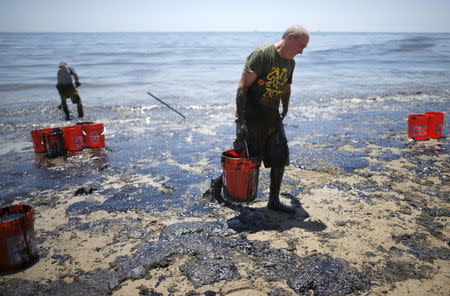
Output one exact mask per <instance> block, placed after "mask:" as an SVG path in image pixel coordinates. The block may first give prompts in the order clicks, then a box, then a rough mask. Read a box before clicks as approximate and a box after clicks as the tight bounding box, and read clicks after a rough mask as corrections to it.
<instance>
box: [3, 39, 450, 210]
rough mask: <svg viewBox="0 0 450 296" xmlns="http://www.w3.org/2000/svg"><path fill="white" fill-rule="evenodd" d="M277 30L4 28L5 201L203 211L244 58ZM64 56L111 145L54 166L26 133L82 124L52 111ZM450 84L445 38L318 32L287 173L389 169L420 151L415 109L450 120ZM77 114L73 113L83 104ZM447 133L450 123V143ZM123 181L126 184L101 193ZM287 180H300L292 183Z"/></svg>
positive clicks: (295, 107)
mask: <svg viewBox="0 0 450 296" xmlns="http://www.w3.org/2000/svg"><path fill="white" fill-rule="evenodd" d="M280 35H281V33H262V32H253V33H32V34H29V33H0V136H1V137H2V141H1V142H0V174H1V175H2V178H1V180H0V189H1V190H0V206H1V205H4V204H9V203H11V202H13V201H14V200H18V199H19V200H20V199H22V198H26V197H27V196H30V195H36V194H38V193H36V192H39V191H41V190H46V189H54V190H57V191H61V190H65V189H67V188H72V187H73V186H82V185H88V186H92V187H94V188H96V189H97V190H98V191H99V192H101V193H104V194H105V195H107V196H109V198H108V199H107V200H106V201H105V202H103V203H102V204H101V205H99V204H92V205H89V206H90V207H91V209H92V208H99V209H100V208H102V209H106V210H123V211H127V210H130V209H132V208H136V207H138V208H143V209H146V210H151V209H155V208H158V207H173V206H174V205H177V206H180V207H181V208H183V209H184V210H187V209H197V207H198V204H199V203H198V200H199V199H201V197H202V194H203V192H204V190H205V189H206V188H207V187H208V184H209V180H210V178H212V177H215V176H217V175H218V174H219V173H220V171H221V169H220V154H221V152H222V151H224V150H226V149H229V148H230V147H231V143H232V141H233V137H234V125H233V122H234V112H235V105H234V102H235V93H236V87H237V84H238V81H239V78H240V75H241V72H242V69H243V65H244V62H245V58H246V57H247V55H248V54H249V53H250V52H251V51H252V50H253V49H254V48H256V47H258V46H260V45H262V44H267V43H271V42H275V41H277V40H278V39H279V38H280ZM60 61H66V62H68V63H70V64H71V65H72V66H73V67H74V68H75V69H76V71H77V72H78V74H79V76H80V81H81V83H82V86H81V87H80V88H79V93H80V96H81V98H82V100H83V105H84V108H85V114H86V117H85V118H84V119H83V120H87V121H96V122H101V123H103V124H104V125H105V128H106V132H105V136H106V149H101V150H100V151H97V150H95V151H90V150H85V151H83V152H79V153H78V152H77V153H71V154H69V155H68V157H66V158H64V159H57V160H49V159H46V158H45V157H43V156H42V155H35V153H34V152H33V146H32V142H31V137H30V131H31V130H33V129H39V128H45V127H61V126H66V125H73V124H75V123H76V122H77V119H76V118H74V120H72V121H70V122H66V121H64V120H63V119H64V116H63V113H62V111H60V110H58V109H57V108H56V106H57V105H58V104H59V95H58V93H57V91H56V88H55V84H56V72H57V64H58V63H59V62H60ZM449 81H450V34H440V33H439V34H416V33H322V32H321V33H314V32H313V33H311V38H310V43H309V45H308V47H307V48H306V49H305V51H304V54H303V55H298V56H297V57H296V69H295V72H294V77H293V84H292V95H291V103H290V107H289V113H288V116H287V117H286V119H285V120H284V124H285V130H286V134H287V137H288V141H289V147H290V160H291V166H293V167H297V168H305V169H319V170H320V169H327V167H328V169H329V168H330V167H331V168H333V169H334V168H336V169H337V170H339V169H340V170H342V171H343V172H345V173H351V172H353V171H354V170H356V169H359V168H366V167H367V168H370V169H371V170H383V169H384V168H383V165H382V163H383V161H389V160H392V159H396V158H400V157H402V156H404V155H401V154H399V153H398V152H396V150H395V149H396V148H400V149H409V147H410V146H411V145H413V144H411V142H410V141H409V140H408V138H407V134H406V126H407V123H406V118H407V115H408V114H411V113H423V112H426V111H438V112H445V113H446V116H447V117H448V115H449V111H450V100H449V96H450V84H449ZM148 91H150V92H151V93H153V94H154V95H156V96H157V97H159V98H161V99H163V100H164V101H165V102H166V103H168V104H170V105H172V106H173V107H175V108H176V109H177V110H178V111H180V112H182V113H183V114H184V115H185V116H186V120H183V119H182V118H181V117H180V116H179V115H177V114H176V113H174V112H173V111H172V110H170V109H168V108H167V107H165V106H164V105H162V104H161V103H159V102H157V101H156V100H155V99H153V98H152V97H150V96H149V95H148V94H147V92H148ZM69 108H70V109H71V111H72V114H74V115H76V108H75V106H74V105H72V104H69ZM449 130H450V125H449V120H448V118H446V121H445V124H444V134H448V132H449ZM433 143H434V142H433ZM349 146H350V147H352V149H348V147H349ZM376 146H382V147H388V148H392V150H390V149H389V150H388V152H386V153H383V154H382V155H379V156H377V157H378V158H379V160H380V161H381V162H378V163H377V164H376V165H374V164H373V163H370V162H369V161H368V160H367V158H368V157H367V156H368V154H370V152H371V151H372V152H374V151H376ZM342 147H345V149H341V148H342ZM433 147H434V148H432V149H428V148H427V149H424V152H423V153H437V154H444V155H447V156H448V154H449V147H450V145H449V141H448V138H447V137H444V138H443V139H441V140H438V141H437V143H436V145H434V146H433ZM413 148H414V147H413ZM416 148H417V147H416ZM416 148H414V149H413V150H412V152H411V153H413V151H415V152H414V153H416V152H417V149H416ZM447 159H448V157H447ZM261 177H262V180H261V182H260V193H259V194H258V196H259V198H263V199H264V198H267V196H266V195H265V194H262V193H261V192H263V191H265V190H267V186H268V183H267V170H262V173H261ZM116 179H117V180H128V182H129V183H130V184H131V185H129V186H125V187H123V188H121V189H111V188H110V186H109V189H105V188H106V187H108V186H105V182H108V180H116ZM284 182H285V183H288V184H291V185H292V184H293V185H294V186H297V185H298V184H300V180H297V179H295V178H294V179H286V180H284ZM296 184H297V185H296ZM298 186H300V185H298ZM295 192H301V188H300V187H297V188H296V189H295ZM295 192H293V194H294V193H295Z"/></svg>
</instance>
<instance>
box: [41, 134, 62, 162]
mask: <svg viewBox="0 0 450 296" xmlns="http://www.w3.org/2000/svg"><path fill="white" fill-rule="evenodd" d="M42 137H43V140H44V147H45V153H46V155H47V157H49V158H53V157H58V156H64V155H66V154H67V149H66V144H65V142H64V135H63V131H62V129H60V128H52V130H51V131H49V132H47V133H45V134H43V135H42Z"/></svg>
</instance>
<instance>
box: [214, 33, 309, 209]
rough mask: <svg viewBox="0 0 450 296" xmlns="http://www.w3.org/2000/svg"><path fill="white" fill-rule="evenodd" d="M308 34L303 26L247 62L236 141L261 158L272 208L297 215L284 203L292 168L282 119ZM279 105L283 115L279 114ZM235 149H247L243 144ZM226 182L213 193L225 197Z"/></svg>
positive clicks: (219, 181)
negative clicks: (267, 175) (283, 190)
mask: <svg viewBox="0 0 450 296" xmlns="http://www.w3.org/2000/svg"><path fill="white" fill-rule="evenodd" d="M308 42H309V33H308V31H307V30H306V29H305V28H303V27H302V26H299V25H295V26H292V27H290V28H288V29H287V30H286V31H285V32H284V34H283V36H282V38H281V40H280V41H278V42H276V43H275V44H268V45H264V46H261V47H259V48H257V49H256V50H255V51H253V52H252V53H251V54H250V55H249V56H248V57H247V61H246V63H245V67H244V71H243V73H242V76H241V80H240V82H239V87H238V90H237V95H236V109H237V112H236V116H237V119H236V141H235V144H236V143H237V142H240V141H243V139H245V140H246V141H247V145H248V150H249V153H250V156H260V157H262V159H263V161H264V166H265V167H266V168H270V195H269V202H268V204H267V207H268V208H269V209H271V210H275V211H281V212H285V213H290V214H293V213H295V209H294V208H293V207H290V206H287V205H284V204H282V203H281V202H280V198H279V193H280V186H281V181H282V179H283V175H284V167H285V166H287V165H288V164H289V148H288V145H287V140H286V136H285V133H284V127H283V122H282V121H283V119H284V117H285V116H286V114H287V112H288V107H289V98H290V94H291V83H292V73H293V71H294V67H295V61H294V57H295V56H296V55H297V54H302V53H303V49H305V48H306V46H307V45H308ZM280 101H281V105H282V113H281V114H280V113H279V106H280ZM236 146H240V147H243V145H241V144H239V143H238V144H237V145H235V147H236ZM222 186H223V180H222V176H220V177H219V178H216V179H212V180H211V192H212V195H213V196H214V197H216V198H218V197H220V191H221V189H222Z"/></svg>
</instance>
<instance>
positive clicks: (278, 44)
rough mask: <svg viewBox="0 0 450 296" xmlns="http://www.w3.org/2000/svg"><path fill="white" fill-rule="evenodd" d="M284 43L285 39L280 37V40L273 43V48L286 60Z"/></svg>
mask: <svg viewBox="0 0 450 296" xmlns="http://www.w3.org/2000/svg"><path fill="white" fill-rule="evenodd" d="M285 44H286V41H285V40H283V39H281V40H280V41H278V42H276V43H275V44H274V45H275V48H276V49H277V51H278V54H279V55H280V57H282V58H283V59H287V60H288V59H289V58H288V57H286V52H285V47H284V45H285Z"/></svg>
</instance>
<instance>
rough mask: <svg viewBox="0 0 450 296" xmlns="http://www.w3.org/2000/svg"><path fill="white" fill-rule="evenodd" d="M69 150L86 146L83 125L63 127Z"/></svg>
mask: <svg viewBox="0 0 450 296" xmlns="http://www.w3.org/2000/svg"><path fill="white" fill-rule="evenodd" d="M62 131H63V135H64V142H66V147H67V150H69V151H80V150H83V148H84V137H83V127H82V126H81V125H74V126H67V127H63V128H62Z"/></svg>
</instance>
